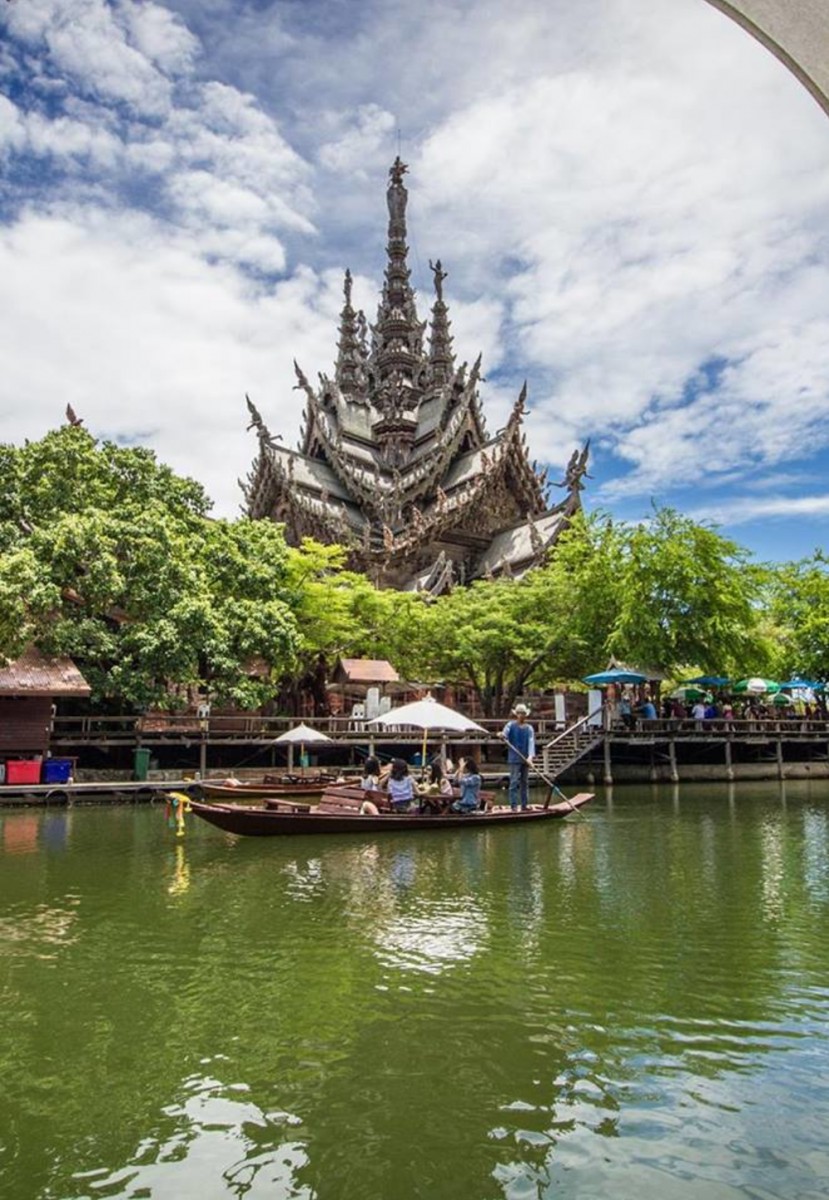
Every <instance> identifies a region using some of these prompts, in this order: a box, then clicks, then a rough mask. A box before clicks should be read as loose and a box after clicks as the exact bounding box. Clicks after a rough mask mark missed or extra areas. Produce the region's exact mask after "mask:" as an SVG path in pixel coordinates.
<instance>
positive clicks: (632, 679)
mask: <svg viewBox="0 0 829 1200" xmlns="http://www.w3.org/2000/svg"><path fill="white" fill-rule="evenodd" d="M582 682H583V683H592V684H594V685H595V686H596V687H607V686H608V685H609V684H611V683H647V682H648V677H647V675H643V674H642V673H641V672H640V671H622V670H619V669H618V668H617V667H612V668H611V669H610V670H609V671H599V672H598V673H597V674H596V675H585V677H584V679H583V680H582Z"/></svg>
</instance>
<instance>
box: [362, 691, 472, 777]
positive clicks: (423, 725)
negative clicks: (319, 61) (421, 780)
mask: <svg viewBox="0 0 829 1200" xmlns="http://www.w3.org/2000/svg"><path fill="white" fill-rule="evenodd" d="M366 724H367V725H383V726H389V725H413V726H414V727H415V729H422V730H423V750H422V752H421V757H420V762H421V766H425V764H426V739H427V735H428V732H429V730H430V729H432V730H440V731H441V732H445V731H450V732H452V733H468V732H476V733H486V730H485V729H484V728H483V726H481V725H478V723H477V722H476V721H473V720H472V718H471V717H465V716H464V715H463V713H459V712H457V710H456V709H454V708H449V707H447V705H445V704H440V703H439V702H438V701H437V700H435V698H434V696H428V695H427V696H424V697H423V699H422V700H413V701H412V703H411V704H401V706H400V707H399V708H390V709H389V711H388V712H387V713H381V714H380V716H379V717H374V718H373V719H372V720H371V721H367V722H366Z"/></svg>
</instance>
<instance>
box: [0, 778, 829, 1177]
mask: <svg viewBox="0 0 829 1200" xmlns="http://www.w3.org/2000/svg"><path fill="white" fill-rule="evenodd" d="M787 793H788V794H787V807H786V809H785V810H784V809H783V808H782V806H781V804H780V798H779V792H778V791H776V790H774V789H765V790H764V789H762V788H755V787H753V786H752V788H751V789H744V790H742V791H739V790H738V792H737V796H738V798H739V801H740V802H739V803H731V800H732V799H733V796H732V792H731V789H726V788H721V789H720V788H710V787H709V788H708V789H705V788H699V789H694V788H685V787H684V786H683V788H682V802H681V805H680V808H679V811H678V812H674V809H673V789H671V788H670V787H666V788H664V789H662V790H660V789H656V790H655V791H654V790H653V789H651V788H650V787H648V788H646V789H643V791H642V792H636V791H632V790H628V789H625V788H617V789H616V791H615V798H614V802H613V805H612V806H610V805H607V804H601V803H600V802H598V803H597V804H596V805H595V806H594V807H593V809H592V810H589V814H588V815H587V816H586V817H585V819H583V820H573V821H571V822H560V823H556V824H555V825H554V826H553V827H552V828H550V827H547V828H545V827H541V828H538V829H533V828H531V827H513V828H509V829H507V830H504V831H493V830H489V829H486V830H478V831H474V832H470V833H469V834H467V831H461V832H459V833H458V834H456V835H453V836H451V837H450V836H443V837H441V836H440V835H434V836H432V835H431V834H419V835H418V836H417V837H416V838H407V837H405V836H404V835H400V836H389V837H388V838H380V839H377V840H376V841H373V842H366V841H363V840H361V839H359V838H346V837H343V838H296V839H285V840H284V841H281V840H278V839H273V840H266V839H261V840H258V841H257V840H255V839H249V840H233V839H231V838H227V837H225V836H223V835H221V834H218V833H216V832H215V831H213V830H209V829H208V828H207V827H205V828H204V829H199V828H194V829H193V831H192V833H191V834H190V835H189V836H188V838H187V841H186V842H185V843H184V844H182V843H180V842H179V843H172V842H171V840H170V837H169V834H168V832H167V831H166V829H165V828H164V826H163V821H162V820H161V819H160V817H159V814H158V813H155V814H153V813H146V812H139V811H135V812H134V811H125V810H113V811H111V812H108V813H105V812H94V813H93V812H87V811H82V810H78V811H76V812H75V814H74V816H73V822H74V823H73V825H72V829H71V838H69V837H67V841H66V844H65V846H64V847H63V848H60V846H59V839H58V842H56V844H54V845H53V844H52V843H51V841H50V840H47V837H46V825H45V821H46V819H47V818H48V814H46V815H45V816H44V818H43V821H44V824H43V826H42V828H41V831H40V833H39V834H38V835H37V847H38V852H37V853H32V851H31V850H30V851H28V852H27V853H24V854H20V853H17V852H14V851H13V852H12V853H9V854H5V853H4V855H3V858H2V859H1V860H0V899H2V907H0V913H2V921H1V922H0V958H2V967H3V973H2V974H0V987H2V988H3V991H2V1000H3V1015H4V1020H3V1022H2V1023H0V1194H2V1195H9V1196H18V1195H19V1196H21V1197H22V1196H26V1197H32V1200H35V1198H38V1200H49V1198H50V1197H58V1196H59V1197H61V1198H62V1200H80V1198H81V1197H84V1198H86V1197H89V1196H93V1195H101V1196H103V1195H111V1196H114V1195H118V1196H124V1197H127V1198H130V1197H131V1198H134V1200H137V1198H138V1197H140V1196H152V1197H153V1200H158V1197H162V1198H163V1197H176V1200H179V1197H181V1198H184V1197H187V1196H197V1197H199V1198H200V1200H214V1197H215V1198H216V1200H218V1197H220V1196H225V1195H227V1196H232V1195H236V1196H241V1195H247V1196H254V1197H255V1196H268V1197H269V1198H270V1197H273V1198H275V1200H282V1198H283V1197H288V1196H303V1197H306V1196H307V1197H311V1196H315V1197H316V1196H319V1197H326V1198H331V1197H338V1196H342V1197H346V1196H347V1197H351V1196H377V1197H386V1196H393V1197H394V1198H395V1200H420V1198H422V1197H424V1196H428V1197H429V1198H430V1200H434V1198H442V1197H447V1198H448V1197H452V1198H453V1200H454V1197H456V1196H462V1197H466V1196H469V1197H475V1198H478V1197H481V1198H483V1197H486V1198H487V1200H494V1198H495V1197H498V1196H504V1197H510V1198H512V1197H516V1198H520V1197H523V1196H527V1195H536V1196H543V1197H545V1198H547V1200H552V1198H553V1197H564V1196H566V1197H567V1200H574V1198H578V1200H581V1198H587V1197H589V1198H590V1200H595V1197H596V1196H600V1195H607V1194H616V1195H622V1196H626V1195H637V1196H638V1195H642V1196H654V1197H656V1196H660V1197H661V1196H663V1195H670V1196H671V1197H673V1196H679V1195H683V1194H687V1195H688V1196H689V1197H691V1196H694V1197H698V1196H701V1195H705V1196H708V1195H716V1196H718V1197H727V1196H732V1195H733V1196H737V1195H740V1194H742V1195H743V1196H745V1195H748V1194H754V1195H762V1194H767V1195H769V1196H771V1195H779V1196H783V1195H785V1196H804V1197H805V1196H806V1195H812V1194H813V1195H819V1194H821V1191H820V1189H821V1188H824V1192H825V1178H826V1177H829V1162H827V1153H826V1151H825V1150H824V1148H823V1147H824V1140H823V1139H824V1134H823V1127H824V1125H825V1122H826V1120H827V1119H829V1068H828V1067H827V1061H829V1058H827V1045H829V1043H828V1042H827V1033H826V1031H827V1029H829V988H827V984H826V961H827V958H828V957H829V863H828V862H827V855H829V826H828V821H829V814H828V813H827V808H826V800H825V797H826V796H827V794H828V793H829V789H827V788H822V789H820V790H817V789H813V788H811V787H810V788H798V787H797V786H794V785H789V786H788V788H787ZM26 815H30V814H26ZM4 844H5V841H4ZM51 956H54V958H53V957H51ZM55 965H57V966H58V967H59V969H58V970H55V969H53V968H54V966H55ZM6 968H8V970H6ZM763 1172H765V1173H766V1175H765V1180H764V1178H763ZM764 1188H765V1192H764V1191H763V1189H764ZM752 1189H753V1191H752Z"/></svg>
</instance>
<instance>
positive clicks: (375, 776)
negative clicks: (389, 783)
mask: <svg viewBox="0 0 829 1200" xmlns="http://www.w3.org/2000/svg"><path fill="white" fill-rule="evenodd" d="M360 787H361V788H362V789H363V791H364V792H379V791H380V763H379V761H378V760H377V759H376V758H367V759H366V761H365V762H364V763H363V778H362V779H361V780H360Z"/></svg>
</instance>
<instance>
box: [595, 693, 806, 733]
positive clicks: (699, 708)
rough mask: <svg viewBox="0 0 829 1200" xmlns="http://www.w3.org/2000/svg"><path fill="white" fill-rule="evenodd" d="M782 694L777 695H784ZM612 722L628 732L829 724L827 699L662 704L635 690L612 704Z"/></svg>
mask: <svg viewBox="0 0 829 1200" xmlns="http://www.w3.org/2000/svg"><path fill="white" fill-rule="evenodd" d="M780 694H781V693H777V695H780ZM610 715H611V722H612V723H613V724H617V725H622V726H624V727H625V728H626V729H635V728H638V727H640V726H641V724H642V722H645V721H656V720H659V719H661V720H663V721H676V722H682V723H688V722H693V724H694V726H695V727H696V728H698V729H701V728H704V727H705V723H706V722H715V723H716V724H717V726H718V727H719V728H723V727H725V728H736V727H737V722H740V723H743V722H750V723H755V722H764V721H813V720H814V721H825V720H827V709H826V700H825V697H824V696H820V697H815V699H814V700H812V701H804V700H792V699H791V698H789V697H787V703H783V702H781V701H779V700H774V699H772V698H771V697H764V696H741V697H739V698H735V697H733V696H728V695H723V696H722V697H713V696H701V697H700V698H699V699H696V700H688V701H683V700H681V699H679V698H677V697H676V696H665V697H663V699H662V700H661V702H660V704H659V708H658V709H657V705H656V703H655V702H654V700H653V698H652V697H651V696H650V695H649V694H648V693H645V694H644V695H643V696H641V695H640V696H638V695H637V694H636V693H635V692H634V691H633V690H628V691H625V692H623V693H622V694H621V696H620V697H619V698H618V700H617V701H616V702H615V704H613V703H611V714H610Z"/></svg>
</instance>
